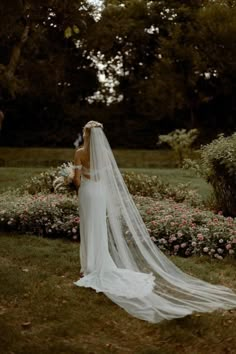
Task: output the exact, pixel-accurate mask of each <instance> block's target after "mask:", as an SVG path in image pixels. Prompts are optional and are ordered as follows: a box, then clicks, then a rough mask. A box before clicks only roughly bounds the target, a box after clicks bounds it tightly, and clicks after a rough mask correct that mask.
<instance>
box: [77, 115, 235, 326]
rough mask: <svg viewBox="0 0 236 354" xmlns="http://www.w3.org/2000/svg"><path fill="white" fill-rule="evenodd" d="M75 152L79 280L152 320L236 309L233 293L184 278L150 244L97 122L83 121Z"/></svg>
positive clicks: (133, 313) (130, 310) (155, 247)
mask: <svg viewBox="0 0 236 354" xmlns="http://www.w3.org/2000/svg"><path fill="white" fill-rule="evenodd" d="M83 137H84V146H83V147H82V148H80V149H78V150H77V151H76V154H75V166H74V168H75V177H74V183H75V184H76V185H77V187H78V188H79V209H80V261H81V270H80V279H79V280H78V281H76V282H75V283H74V284H75V285H77V286H79V287H89V288H92V289H94V290H96V291H97V292H103V293H104V294H105V295H106V296H107V297H109V298H110V299H111V300H112V301H113V302H115V303H116V304H118V305H119V306H121V307H122V308H123V309H125V310H126V311H127V312H128V313H129V314H131V315H132V316H135V317H137V318H139V319H142V320H146V321H149V322H152V323H158V322H160V321H162V320H164V319H167V320H170V319H173V318H177V317H183V316H186V315H189V314H191V313H193V312H211V311H214V310H216V309H231V308H235V307H236V294H235V293H234V292H233V291H232V290H231V289H229V288H227V287H225V286H222V285H213V284H210V283H207V282H205V281H203V280H200V279H198V278H195V277H193V276H190V275H188V274H186V273H184V272H183V271H181V270H180V269H179V268H178V267H177V266H175V264H174V263H172V262H171V261H170V260H169V259H168V258H167V257H166V256H165V255H164V253H163V252H161V251H160V250H159V249H158V247H157V246H156V245H155V244H154V243H153V242H152V240H151V238H150V236H149V234H148V231H147V229H146V226H145V224H144V222H143V220H142V218H141V216H140V214H139V212H138V210H137V208H136V206H135V204H134V201H133V199H132V197H131V195H130V194H129V191H128V189H127V187H126V185H125V183H124V180H123V177H122V175H121V173H120V171H119V169H118V167H117V164H116V161H115V159H114V156H113V153H112V150H111V148H110V145H109V143H108V141H107V139H106V136H105V134H104V132H103V126H102V124H101V123H99V122H95V121H90V122H88V123H87V124H86V125H85V127H84V131H83Z"/></svg>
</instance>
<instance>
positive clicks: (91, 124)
mask: <svg viewBox="0 0 236 354" xmlns="http://www.w3.org/2000/svg"><path fill="white" fill-rule="evenodd" d="M85 128H103V125H102V123H99V122H96V121H95V120H91V121H90V122H88V123H87V124H86V125H85Z"/></svg>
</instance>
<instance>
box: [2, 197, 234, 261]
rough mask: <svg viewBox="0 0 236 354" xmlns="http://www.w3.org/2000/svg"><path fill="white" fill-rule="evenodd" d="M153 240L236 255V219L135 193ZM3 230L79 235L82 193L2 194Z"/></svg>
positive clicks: (175, 248)
mask: <svg viewBox="0 0 236 354" xmlns="http://www.w3.org/2000/svg"><path fill="white" fill-rule="evenodd" d="M134 201H135V203H136V205H137V207H138V209H139V211H140V213H141V215H142V217H143V220H144V222H145V224H146V226H147V228H148V230H149V233H150V236H151V239H152V240H153V242H155V244H156V245H157V246H158V247H159V248H160V249H161V250H163V251H164V252H165V253H167V254H170V255H172V254H174V255H179V256H183V257H187V256H191V255H193V254H197V255H208V256H210V257H215V258H218V259H222V258H223V257H225V256H233V255H235V254H236V220H234V219H233V218H231V217H228V218H225V217H223V216H222V215H215V214H214V213H213V212H210V211H207V210H200V209H198V208H193V207H190V206H187V205H186V204H183V203H176V202H174V201H173V200H159V201H158V200H155V199H153V198H150V197H141V196H135V197H134ZM0 205H1V210H0V230H2V231H3V230H4V231H18V232H22V233H31V234H32V233H33V234H35V235H39V236H44V237H61V238H68V239H71V240H79V222H80V219H79V209H78V198H77V197H71V196H66V195H63V194H48V195H43V194H39V195H29V194H25V195H21V196H17V195H14V194H13V193H9V192H8V193H4V194H1V195H0Z"/></svg>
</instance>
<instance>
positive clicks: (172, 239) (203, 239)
mask: <svg viewBox="0 0 236 354" xmlns="http://www.w3.org/2000/svg"><path fill="white" fill-rule="evenodd" d="M134 199H135V202H136V205H137V207H138V208H139V211H140V213H141V215H142V218H143V220H144V222H145V224H146V226H147V228H148V231H149V233H150V236H151V238H152V240H153V241H154V242H155V244H156V245H157V246H158V247H159V248H160V249H161V250H163V251H165V253H167V254H170V255H179V256H183V257H188V256H191V255H193V254H195V255H208V256H210V257H215V258H218V259H223V258H224V257H225V256H228V255H230V256H235V254H236V220H235V219H234V218H231V217H224V216H223V215H222V213H221V212H219V213H218V214H217V215H216V214H214V213H213V212H211V211H209V210H203V209H199V208H193V207H190V206H189V205H186V204H183V203H175V202H173V201H172V200H165V201H163V200H162V201H156V200H153V199H152V198H143V197H138V196H136V197H134Z"/></svg>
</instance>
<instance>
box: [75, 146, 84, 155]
mask: <svg viewBox="0 0 236 354" xmlns="http://www.w3.org/2000/svg"><path fill="white" fill-rule="evenodd" d="M83 154H84V149H83V148H79V149H77V150H76V152H75V156H76V157H81V156H83Z"/></svg>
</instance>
